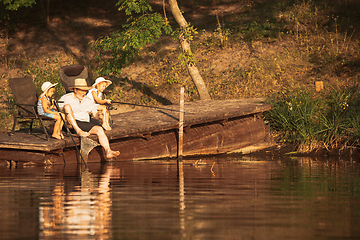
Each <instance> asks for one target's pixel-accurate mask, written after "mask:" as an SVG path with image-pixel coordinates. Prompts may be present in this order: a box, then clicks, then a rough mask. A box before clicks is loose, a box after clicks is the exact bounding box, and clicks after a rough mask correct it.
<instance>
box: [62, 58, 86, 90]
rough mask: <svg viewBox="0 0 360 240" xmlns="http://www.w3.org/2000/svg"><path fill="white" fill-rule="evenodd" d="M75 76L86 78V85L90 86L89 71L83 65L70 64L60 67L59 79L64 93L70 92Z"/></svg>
mask: <svg viewBox="0 0 360 240" xmlns="http://www.w3.org/2000/svg"><path fill="white" fill-rule="evenodd" d="M76 78H84V79H86V82H87V84H88V86H91V84H90V83H89V73H88V70H87V68H86V67H85V66H83V65H70V66H64V67H62V68H61V69H60V79H61V83H62V85H63V87H64V90H65V92H66V93H69V92H71V90H70V87H72V86H74V81H75V79H76Z"/></svg>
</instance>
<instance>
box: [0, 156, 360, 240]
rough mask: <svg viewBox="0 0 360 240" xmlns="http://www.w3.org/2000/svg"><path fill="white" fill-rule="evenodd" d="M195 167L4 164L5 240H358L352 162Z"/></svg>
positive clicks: (358, 172)
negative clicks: (14, 166)
mask: <svg viewBox="0 0 360 240" xmlns="http://www.w3.org/2000/svg"><path fill="white" fill-rule="evenodd" d="M196 161H197V160H195V159H194V160H192V159H188V160H183V161H182V162H179V164H177V163H176V161H143V162H117V163H112V164H107V165H100V164H99V165H94V166H91V165H90V166H89V168H88V169H85V170H83V169H80V168H79V166H77V165H69V166H50V167H45V168H44V167H27V166H24V167H18V168H17V169H7V168H6V166H3V165H0V191H1V193H2V194H1V195H0V201H1V202H2V203H3V204H2V205H0V211H1V213H2V215H0V239H150V238H154V239H267V240H268V239H276V240H278V239H329V238H331V239H344V238H346V239H357V238H359V237H360V184H359V183H360V168H359V163H358V162H356V161H351V160H349V159H346V160H342V159H335V160H332V159H325V160H323V159H311V158H249V157H244V156H228V157H222V158H221V157H216V158H215V157H214V158H211V157H209V158H204V159H202V163H203V164H195V162H196ZM19 226H21V227H19Z"/></svg>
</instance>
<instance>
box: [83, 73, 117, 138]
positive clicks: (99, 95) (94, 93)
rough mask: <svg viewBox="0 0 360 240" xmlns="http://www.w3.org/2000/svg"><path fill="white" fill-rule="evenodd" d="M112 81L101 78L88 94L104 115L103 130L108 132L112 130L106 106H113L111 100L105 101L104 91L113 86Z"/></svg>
mask: <svg viewBox="0 0 360 240" xmlns="http://www.w3.org/2000/svg"><path fill="white" fill-rule="evenodd" d="M111 83H112V82H111V81H110V80H106V79H105V78H103V77H99V78H97V79H96V80H95V83H94V84H93V85H92V88H91V89H90V90H89V92H88V93H87V96H88V97H89V98H90V99H91V100H93V102H94V103H95V104H96V105H97V109H98V110H99V111H101V113H102V120H103V124H102V126H103V128H104V129H105V130H107V131H109V130H111V127H110V124H109V110H108V109H107V107H106V105H105V104H111V100H109V99H103V91H104V90H105V89H106V88H107V87H108V86H109V85H110V84H111Z"/></svg>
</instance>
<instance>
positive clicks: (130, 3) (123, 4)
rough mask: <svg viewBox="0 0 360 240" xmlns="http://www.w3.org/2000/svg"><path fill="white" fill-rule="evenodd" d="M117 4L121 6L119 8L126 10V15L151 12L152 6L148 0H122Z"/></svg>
mask: <svg viewBox="0 0 360 240" xmlns="http://www.w3.org/2000/svg"><path fill="white" fill-rule="evenodd" d="M116 6H119V8H118V10H119V11H122V10H124V11H125V14H126V15H132V14H133V12H134V13H136V14H140V13H146V12H151V11H152V8H151V6H150V5H149V3H148V2H147V1H146V0H120V1H119V2H118V3H117V4H116Z"/></svg>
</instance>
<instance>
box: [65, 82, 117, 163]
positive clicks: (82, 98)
mask: <svg viewBox="0 0 360 240" xmlns="http://www.w3.org/2000/svg"><path fill="white" fill-rule="evenodd" d="M90 88H91V87H88V85H87V82H86V80H85V79H83V78H77V79H75V82H74V86H72V87H70V89H73V90H74V92H71V93H68V94H66V95H64V96H62V97H61V98H60V99H59V107H60V108H63V109H64V111H65V113H66V114H67V120H68V121H69V123H70V124H71V126H72V127H73V128H74V130H75V131H76V133H77V134H78V135H79V136H81V137H87V136H89V135H90V134H96V135H97V136H98V138H99V143H100V145H101V146H102V147H103V148H104V149H105V152H106V158H114V157H117V156H119V155H120V152H119V151H113V150H111V148H110V144H109V139H108V138H107V136H106V134H105V131H104V129H103V127H102V126H101V124H100V122H99V121H97V120H96V119H94V118H90V114H91V115H92V116H93V117H96V115H97V107H96V105H95V103H94V102H93V101H92V100H91V99H90V98H89V97H87V96H86V93H87V91H88V90H89V89H90Z"/></svg>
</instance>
